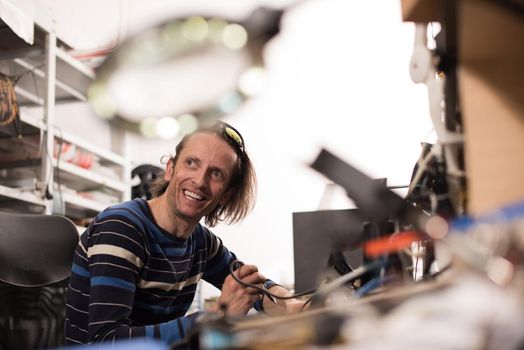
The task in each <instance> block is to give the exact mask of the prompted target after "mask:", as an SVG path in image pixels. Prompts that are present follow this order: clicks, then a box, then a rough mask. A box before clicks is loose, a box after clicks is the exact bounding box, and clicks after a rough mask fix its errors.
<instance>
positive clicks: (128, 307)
mask: <svg viewBox="0 0 524 350" xmlns="http://www.w3.org/2000/svg"><path fill="white" fill-rule="evenodd" d="M93 305H110V306H121V307H125V308H126V309H130V310H131V309H132V307H131V306H129V305H125V304H116V303H90V304H89V306H93Z"/></svg>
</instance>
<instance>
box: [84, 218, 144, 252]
mask: <svg viewBox="0 0 524 350" xmlns="http://www.w3.org/2000/svg"><path fill="white" fill-rule="evenodd" d="M106 222H119V223H121V224H124V225H126V226H129V227H131V228H132V229H133V230H134V231H135V232H137V233H138V234H139V235H140V237H142V239H143V240H144V241H146V239H145V238H144V233H143V232H142V231H140V230H138V229H137V228H136V227H135V226H133V225H131V224H128V223H127V222H125V221H122V220H117V219H106V220H104V221H100V222H95V223H93V226H94V225H102V224H105V223H106ZM144 248H145V250H146V252H147V254H148V255H150V254H151V253H150V252H149V250H148V249H147V246H146V247H144Z"/></svg>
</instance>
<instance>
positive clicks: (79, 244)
mask: <svg viewBox="0 0 524 350" xmlns="http://www.w3.org/2000/svg"><path fill="white" fill-rule="evenodd" d="M78 246H79V247H80V248H81V249H82V250H83V252H84V253H85V254H86V255H87V250H86V248H85V247H84V244H83V243H82V240H79V241H78Z"/></svg>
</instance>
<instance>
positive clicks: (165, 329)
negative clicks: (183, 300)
mask: <svg viewBox="0 0 524 350" xmlns="http://www.w3.org/2000/svg"><path fill="white" fill-rule="evenodd" d="M159 328H160V339H162V340H163V341H165V342H172V341H175V340H178V339H180V333H179V332H178V327H177V325H176V320H173V321H169V322H166V323H161V324H160V325H159Z"/></svg>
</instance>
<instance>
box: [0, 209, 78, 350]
mask: <svg viewBox="0 0 524 350" xmlns="http://www.w3.org/2000/svg"><path fill="white" fill-rule="evenodd" d="M77 242H78V231H77V229H76V227H75V225H74V224H73V223H72V222H71V220H69V219H67V218H65V217H63V216H55V215H35V214H18V213H5V212H0V349H6V350H7V349H43V348H51V347H58V346H61V345H63V344H64V343H65V338H64V322H65V294H66V288H67V284H68V281H69V276H70V274H71V264H72V262H73V254H74V250H75V247H76V244H77Z"/></svg>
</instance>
